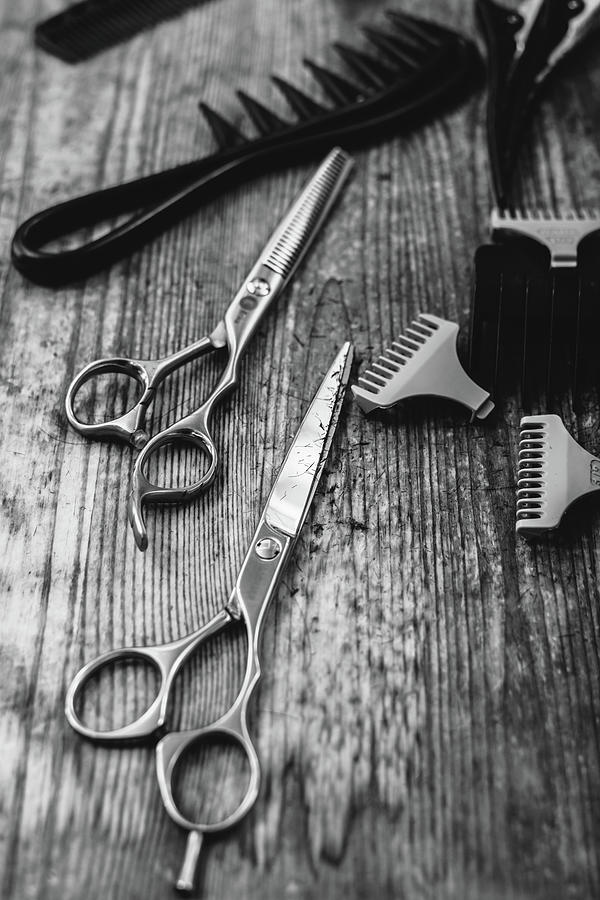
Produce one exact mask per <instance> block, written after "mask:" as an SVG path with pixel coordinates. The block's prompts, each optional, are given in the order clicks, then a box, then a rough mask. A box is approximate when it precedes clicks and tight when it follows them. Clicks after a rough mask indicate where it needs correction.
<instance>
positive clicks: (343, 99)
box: [302, 59, 364, 106]
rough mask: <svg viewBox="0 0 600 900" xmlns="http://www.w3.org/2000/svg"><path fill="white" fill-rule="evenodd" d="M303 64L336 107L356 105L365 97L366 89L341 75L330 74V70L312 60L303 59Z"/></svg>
mask: <svg viewBox="0 0 600 900" xmlns="http://www.w3.org/2000/svg"><path fill="white" fill-rule="evenodd" d="M302 62H303V64H304V65H305V66H306V68H307V69H309V70H310V72H311V75H312V76H313V78H314V79H315V81H317V82H318V83H319V84H320V85H321V88H322V89H323V91H324V92H325V93H326V94H327V96H328V97H329V98H330V99H331V100H333V102H334V104H336V106H345V105H346V104H348V103H356V101H357V100H360V99H361V98H362V97H363V96H364V89H363V88H361V87H359V86H358V85H356V84H353V83H352V82H351V81H348V79H347V78H342V76H341V75H337V74H336V73H335V72H330V71H329V69H326V68H325V67H324V66H319V65H317V63H315V62H313V61H312V60H311V59H303V60H302Z"/></svg>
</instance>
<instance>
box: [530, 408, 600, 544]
mask: <svg viewBox="0 0 600 900" xmlns="http://www.w3.org/2000/svg"><path fill="white" fill-rule="evenodd" d="M598 490H600V461H598V460H597V459H595V458H594V457H593V456H592V454H591V453H588V452H587V450H584V449H583V447H581V446H580V445H579V444H578V443H577V441H576V440H575V439H574V438H573V437H571V435H570V434H569V432H568V431H567V429H566V428H565V426H564V424H563V421H562V419H561V418H560V416H554V415H544V416H527V417H526V418H524V419H522V420H521V427H520V443H519V474H518V483H517V524H516V529H517V532H518V533H519V534H522V535H523V536H524V537H535V536H537V535H540V534H543V533H544V532H546V531H550V530H552V529H554V528H557V527H558V525H559V524H560V521H561V519H562V517H563V515H564V513H565V512H566V510H567V509H568V507H569V506H570V505H571V504H572V503H574V502H575V500H577V499H579V497H582V496H584V494H589V493H592V492H595V491H598Z"/></svg>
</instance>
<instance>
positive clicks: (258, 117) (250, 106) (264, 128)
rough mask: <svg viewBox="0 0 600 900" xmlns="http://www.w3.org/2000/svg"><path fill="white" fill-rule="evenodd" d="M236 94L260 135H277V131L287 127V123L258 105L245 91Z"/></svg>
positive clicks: (261, 105) (266, 108) (260, 104)
mask: <svg viewBox="0 0 600 900" xmlns="http://www.w3.org/2000/svg"><path fill="white" fill-rule="evenodd" d="M236 94H237V97H238V100H239V101H240V103H241V104H242V106H243V107H244V109H245V110H246V112H247V113H248V115H249V116H250V118H251V120H252V124H253V125H254V127H255V128H256V130H257V131H258V133H259V134H260V135H263V136H264V135H268V134H277V132H278V131H283V130H284V129H286V128H288V127H289V122H284V121H283V119H280V118H279V116H278V115H276V114H275V113H274V112H272V111H271V110H270V109H268V107H266V106H264V105H263V104H262V103H259V102H258V100H255V99H254V97H251V96H250V95H249V94H247V93H246V92H245V91H241V90H238V91H236Z"/></svg>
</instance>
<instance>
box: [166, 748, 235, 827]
mask: <svg viewBox="0 0 600 900" xmlns="http://www.w3.org/2000/svg"><path fill="white" fill-rule="evenodd" d="M250 783H251V770H250V762H249V760H248V757H247V756H246V753H245V752H244V749H243V747H242V745H241V744H240V743H239V741H237V740H235V739H234V738H232V737H230V736H229V735H226V734H221V733H214V734H210V735H206V736H205V737H202V738H199V739H198V740H196V741H194V742H193V743H191V744H190V745H189V746H188V747H187V748H186V750H185V751H184V752H183V754H182V755H181V757H180V758H179V761H178V763H177V768H176V770H175V774H174V778H173V798H174V800H175V803H176V805H177V807H178V809H179V810H180V812H181V813H182V814H183V815H184V816H185V818H186V819H188V821H190V822H195V823H197V824H199V825H206V826H209V827H210V826H216V825H218V824H219V823H221V822H224V821H226V820H227V819H228V818H229V817H230V816H232V815H234V814H235V813H236V811H237V810H238V809H239V808H240V807H241V806H242V804H243V803H244V800H245V798H246V795H247V793H248V789H249V787H250Z"/></svg>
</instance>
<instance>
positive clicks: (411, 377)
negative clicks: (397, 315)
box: [352, 313, 494, 419]
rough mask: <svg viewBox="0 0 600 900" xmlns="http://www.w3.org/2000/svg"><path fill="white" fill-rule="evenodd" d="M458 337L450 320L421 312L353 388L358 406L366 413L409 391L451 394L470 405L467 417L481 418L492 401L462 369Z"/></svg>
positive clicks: (408, 394) (414, 394)
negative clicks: (457, 346)
mask: <svg viewBox="0 0 600 900" xmlns="http://www.w3.org/2000/svg"><path fill="white" fill-rule="evenodd" d="M457 337H458V325H456V324H455V323H454V322H448V321H447V320H446V319H440V318H438V317H437V316H432V315H429V314H427V315H425V314H423V313H421V314H420V315H419V317H418V319H417V320H415V321H414V322H412V324H411V327H410V328H407V329H406V333H405V334H403V335H401V336H400V337H399V338H398V340H396V341H393V342H392V346H391V347H389V348H388V349H386V350H384V351H383V355H382V356H380V357H379V359H378V360H377V362H374V363H373V364H372V365H371V368H370V370H368V371H366V372H365V374H364V375H362V376H361V377H360V378H359V379H358V383H359V386H358V387H353V388H352V391H353V393H354V396H355V397H356V400H357V402H358V404H359V405H360V407H361V408H362V409H363V410H364V411H365V412H367V413H368V412H371V411H372V410H374V409H384V408H387V407H390V406H394V404H396V403H398V402H399V401H400V400H406V399H407V398H408V397H418V396H424V395H430V396H431V395H433V396H436V397H446V398H448V399H449V400H456V401H457V402H458V403H462V404H463V406H466V407H467V408H468V409H470V410H471V413H472V418H475V417H477V418H478V419H485V417H486V416H488V415H489V414H490V413H491V411H492V409H493V408H494V404H493V403H492V401H491V400H490V395H489V394H488V393H487V392H486V391H484V390H483V389H482V388H480V387H479V386H478V385H477V384H475V382H474V381H473V380H472V379H471V378H469V376H468V375H467V373H466V372H465V370H464V369H463V367H462V365H461V363H460V361H459V359H458V356H457V353H456V339H457Z"/></svg>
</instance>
